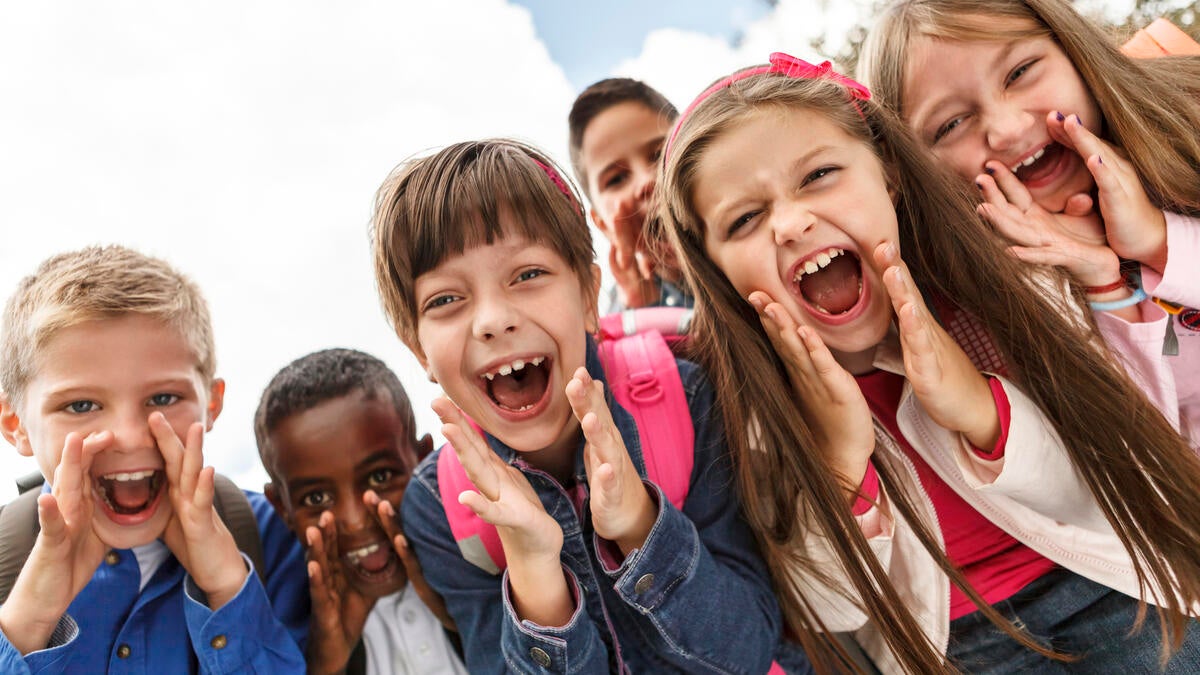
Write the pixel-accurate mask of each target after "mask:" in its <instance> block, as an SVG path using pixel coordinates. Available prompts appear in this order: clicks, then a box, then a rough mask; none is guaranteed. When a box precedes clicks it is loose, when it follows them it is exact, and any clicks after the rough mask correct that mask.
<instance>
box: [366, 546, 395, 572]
mask: <svg viewBox="0 0 1200 675" xmlns="http://www.w3.org/2000/svg"><path fill="white" fill-rule="evenodd" d="M391 557H392V551H391V549H389V548H387V547H386V546H380V547H379V550H378V551H375V552H374V553H372V554H371V555H368V556H366V557H364V558H360V559H359V561H358V564H359V566H360V567H362V568H363V569H364V570H366V571H368V572H378V571H379V570H382V569H383V568H384V567H387V564H388V560H390V559H391Z"/></svg>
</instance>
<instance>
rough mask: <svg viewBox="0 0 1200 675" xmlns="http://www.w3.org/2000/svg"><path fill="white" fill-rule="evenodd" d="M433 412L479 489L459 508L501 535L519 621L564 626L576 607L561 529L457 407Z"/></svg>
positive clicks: (446, 403) (437, 402) (441, 402)
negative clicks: (564, 565) (564, 568)
mask: <svg viewBox="0 0 1200 675" xmlns="http://www.w3.org/2000/svg"><path fill="white" fill-rule="evenodd" d="M433 411H434V412H436V413H437V415H438V417H439V418H441V420H442V435H443V436H445V437H446V440H447V441H449V442H450V444H451V445H452V446H454V452H455V453H456V454H457V455H458V461H459V462H460V463H461V464H462V467H463V469H464V470H465V471H466V473H467V478H469V479H470V480H471V483H472V484H473V485H474V486H475V489H476V490H478V492H471V491H470V490H467V491H464V492H463V493H462V494H460V495H459V496H458V501H459V503H460V504H464V505H466V506H467V507H469V508H470V509H471V510H472V511H474V512H475V515H477V516H479V517H480V518H482V519H484V520H485V521H487V522H489V523H491V524H492V525H495V526H496V532H497V533H499V535H500V544H501V546H503V547H504V556H505V558H506V559H507V562H508V581H509V586H510V588H511V590H512V601H513V609H514V610H516V613H517V616H518V617H520V618H521V619H523V620H528V621H533V622H534V623H537V624H539V625H542V626H562V625H565V624H566V623H567V621H569V620H570V618H571V615H572V614H573V613H574V611H575V603H574V600H573V598H572V596H571V590H570V589H569V588H568V587H567V581H566V577H565V576H564V574H563V571H562V564H561V563H560V562H559V559H558V558H559V554H560V553H561V552H562V545H563V533H562V528H561V527H559V525H558V522H557V521H556V520H554V518H551V517H550V514H548V513H546V508H545V507H544V506H543V505H542V500H541V499H539V498H538V496H537V493H536V492H534V491H533V486H532V485H530V484H529V481H528V480H527V479H526V478H525V475H524V474H522V473H521V472H520V470H518V469H517V468H516V467H514V466H509V465H508V464H506V463H505V462H504V461H502V460H501V459H500V457H498V456H497V455H496V453H494V452H492V449H491V448H489V447H488V445H487V443H486V442H484V440H483V438H481V437H480V436H479V434H478V433H476V432H475V430H474V429H472V428H471V426H470V424H468V422H467V418H466V417H465V416H464V415H463V414H462V411H461V410H459V409H458V406H456V405H454V404H453V403H451V402H450V400H449V399H446V398H437V399H434V401H433ZM443 451H445V449H443Z"/></svg>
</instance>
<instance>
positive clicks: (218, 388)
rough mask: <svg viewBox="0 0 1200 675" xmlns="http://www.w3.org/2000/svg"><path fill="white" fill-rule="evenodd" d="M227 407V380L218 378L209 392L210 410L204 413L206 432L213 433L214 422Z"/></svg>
mask: <svg viewBox="0 0 1200 675" xmlns="http://www.w3.org/2000/svg"><path fill="white" fill-rule="evenodd" d="M224 407H225V380H222V379H221V378H219V377H218V378H216V379H214V380H213V382H212V388H211V389H210V390H209V392H208V408H207V409H205V411H204V430H205V431H212V428H213V422H216V421H217V416H219V415H220V414H221V410H222V409H224Z"/></svg>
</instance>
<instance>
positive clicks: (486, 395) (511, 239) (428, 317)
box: [415, 214, 599, 464]
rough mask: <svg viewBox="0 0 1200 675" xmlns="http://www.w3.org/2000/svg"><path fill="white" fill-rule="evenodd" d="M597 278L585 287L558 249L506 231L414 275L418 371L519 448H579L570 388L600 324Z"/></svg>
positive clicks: (492, 431)
mask: <svg viewBox="0 0 1200 675" xmlns="http://www.w3.org/2000/svg"><path fill="white" fill-rule="evenodd" d="M509 217H511V216H508V215H506V214H502V215H501V223H502V225H503V227H504V230H505V232H513V230H514V228H512V227H509V226H508V224H507V223H506V222H505V220H506V218H509ZM591 272H592V277H593V279H594V280H595V281H594V283H592V284H586V285H585V284H583V283H581V281H580V278H579V276H578V275H577V274H576V272H575V270H574V269H572V268H571V267H570V266H569V265H568V264H567V261H566V260H565V259H564V258H563V256H562V255H560V254H559V253H558V252H557V251H555V250H553V249H551V248H548V247H546V246H544V245H541V244H538V243H535V242H532V241H529V240H528V239H526V238H525V237H523V236H521V235H518V234H508V235H507V236H505V237H504V238H502V239H499V240H497V241H496V242H494V243H493V244H484V245H479V246H474V247H472V248H468V249H467V250H465V251H464V252H463V253H461V254H459V255H456V256H452V257H449V258H446V259H445V260H443V261H442V262H441V263H440V264H439V265H438V266H437V267H435V268H434V269H432V270H430V271H429V272H426V273H424V274H422V275H420V276H419V277H417V280H416V285H415V292H416V307H417V313H418V318H417V340H418V342H419V346H420V352H421V353H420V354H419V355H418V358H419V359H420V360H421V364H422V365H423V366H424V367H425V369H426V370H427V371H428V372H429V375H430V377H431V378H433V379H434V380H435V381H436V382H437V383H438V384H440V385H441V386H442V388H443V389H444V390H445V392H446V394H447V395H448V396H449V397H450V399H451V400H453V401H454V403H455V404H457V405H458V406H459V407H460V408H461V409H462V411H463V412H464V413H465V414H466V415H467V416H468V417H470V418H471V419H473V420H475V422H477V423H478V424H479V425H480V426H481V427H483V428H484V429H486V430H487V431H488V432H489V433H491V434H492V435H494V436H496V437H497V438H499V439H500V440H501V441H503V442H504V444H505V445H507V446H509V447H511V448H513V449H514V450H518V451H521V452H535V451H540V450H543V449H547V448H555V449H557V450H559V451H561V452H564V453H565V452H573V451H574V448H575V440H576V436H577V433H578V431H579V425H578V423H577V422H576V420H575V417H574V415H573V414H572V412H571V407H570V405H569V403H568V402H567V398H566V393H565V391H564V388H565V387H566V385H567V382H568V381H569V380H570V378H571V375H572V374H573V373H574V372H575V370H576V369H577V368H579V367H581V366H583V365H584V364H585V360H586V344H587V343H586V337H587V334H588V333H589V332H590V331H591V330H594V328H595V326H596V297H597V293H598V291H599V287H598V284H599V271H598V270H596V269H593V270H591ZM555 457H556V458H557V457H561V455H559V454H558V453H557V452H556V453H555ZM529 459H530V460H531V461H532V462H533V463H535V464H537V463H538V461H537V459H536V458H532V457H531V458H529Z"/></svg>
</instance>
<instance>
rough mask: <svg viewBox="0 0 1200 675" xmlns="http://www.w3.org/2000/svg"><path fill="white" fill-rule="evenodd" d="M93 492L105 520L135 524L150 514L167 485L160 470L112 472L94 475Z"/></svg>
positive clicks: (164, 475)
mask: <svg viewBox="0 0 1200 675" xmlns="http://www.w3.org/2000/svg"><path fill="white" fill-rule="evenodd" d="M93 480H94V487H95V493H96V495H98V497H99V501H100V503H101V504H102V505H103V506H104V509H105V511H107V512H108V514H109V517H110V518H112V519H113V520H116V521H118V522H129V523H132V522H139V521H141V520H144V519H147V518H149V517H150V516H151V515H153V514H154V510H155V508H156V507H157V506H158V503H159V502H160V501H161V500H162V496H163V492H164V490H163V487H164V486H165V485H166V483H167V476H166V472H164V471H163V470H161V469H146V470H142V471H130V472H114V473H106V474H103V475H101V476H96V477H95V478H94V479H93Z"/></svg>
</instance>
